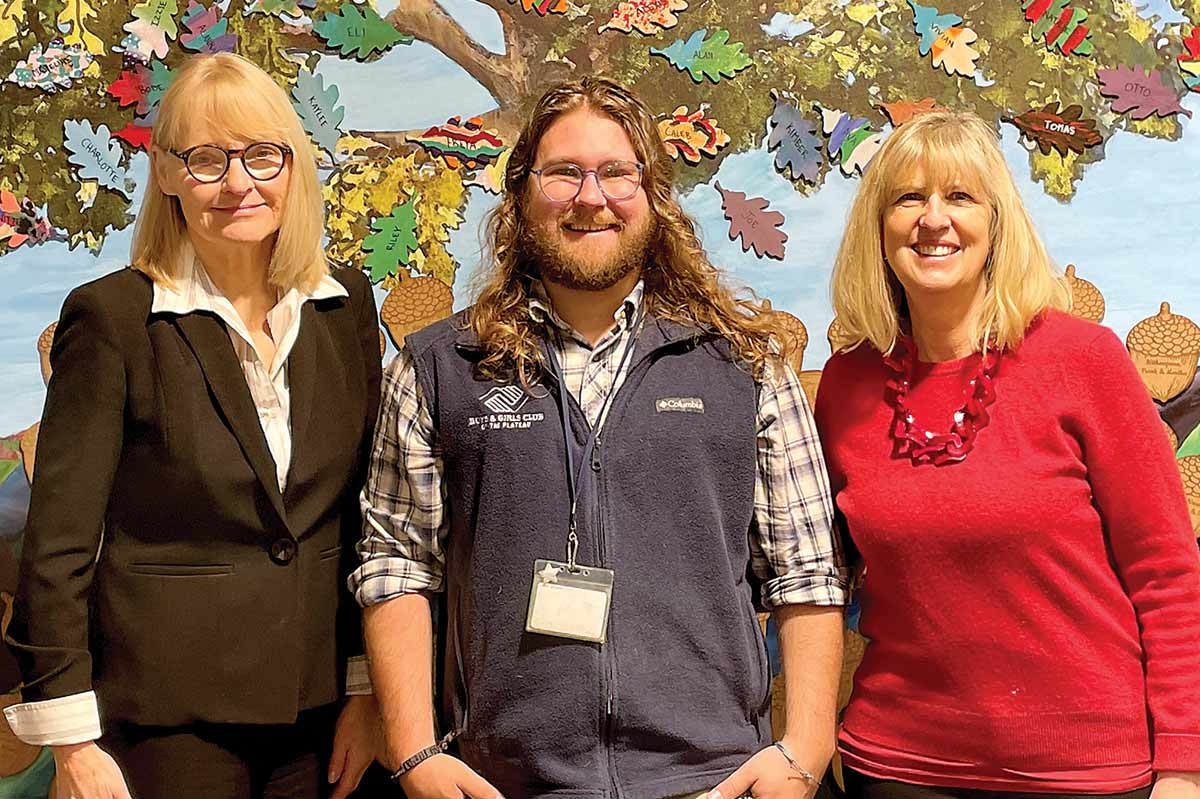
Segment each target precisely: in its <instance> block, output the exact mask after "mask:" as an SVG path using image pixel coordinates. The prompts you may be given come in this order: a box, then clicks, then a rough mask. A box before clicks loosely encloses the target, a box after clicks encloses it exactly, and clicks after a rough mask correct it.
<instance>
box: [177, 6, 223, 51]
mask: <svg viewBox="0 0 1200 799" xmlns="http://www.w3.org/2000/svg"><path fill="white" fill-rule="evenodd" d="M183 26H184V27H185V28H187V29H188V32H187V33H185V34H183V35H182V36H180V37H179V43H180V44H182V45H183V46H184V47H186V48H187V49H188V50H192V51H193V52H197V53H232V52H233V51H234V48H236V47H237V42H238V37H237V34H236V33H229V32H228V31H229V20H227V19H225V18H224V17H222V16H221V10H220V8H218V7H217V6H216V5H212V6H209V7H208V8H205V7H204V6H203V5H202V4H201V3H198V2H196V0H191V2H190V3H188V7H187V11H186V12H184V15H183Z"/></svg>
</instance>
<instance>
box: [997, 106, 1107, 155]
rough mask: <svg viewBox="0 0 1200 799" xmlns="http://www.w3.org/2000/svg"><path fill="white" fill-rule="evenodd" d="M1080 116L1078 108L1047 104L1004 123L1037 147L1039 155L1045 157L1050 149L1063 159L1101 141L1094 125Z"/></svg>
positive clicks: (1081, 109)
mask: <svg viewBox="0 0 1200 799" xmlns="http://www.w3.org/2000/svg"><path fill="white" fill-rule="evenodd" d="M1082 115H1083V107H1082V106H1078V105H1069V106H1067V107H1066V108H1060V107H1059V104H1058V103H1048V104H1047V105H1046V107H1045V108H1043V109H1041V110H1040V111H1038V110H1036V109H1032V110H1029V111H1026V112H1025V113H1023V114H1020V115H1018V116H1015V117H1012V118H1007V119H1005V121H1006V122H1011V123H1012V124H1014V125H1016V126H1017V129H1018V130H1020V131H1021V133H1022V135H1024V136H1026V137H1028V138H1029V139H1031V140H1032V141H1033V142H1034V143H1035V144H1037V146H1038V149H1039V150H1041V151H1042V155H1049V154H1050V149H1051V148H1053V149H1055V150H1057V151H1058V153H1059V155H1064V156H1065V155H1066V154H1067V153H1068V152H1076V153H1082V152H1083V151H1084V150H1086V149H1087V148H1088V147H1095V146H1096V145H1097V144H1099V143H1100V142H1102V141H1104V138H1103V137H1102V136H1101V135H1100V133H1099V132H1097V130H1096V121H1095V120H1094V119H1083V118H1082Z"/></svg>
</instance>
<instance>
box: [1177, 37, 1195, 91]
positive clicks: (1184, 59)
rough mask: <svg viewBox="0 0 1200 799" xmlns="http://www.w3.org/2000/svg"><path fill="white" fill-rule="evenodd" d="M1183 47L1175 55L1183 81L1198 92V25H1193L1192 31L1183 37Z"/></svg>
mask: <svg viewBox="0 0 1200 799" xmlns="http://www.w3.org/2000/svg"><path fill="white" fill-rule="evenodd" d="M1183 47H1184V52H1182V53H1180V54H1179V55H1178V56H1176V58H1177V59H1179V69H1180V70H1181V71H1182V72H1183V82H1184V83H1185V84H1186V85H1187V87H1188V88H1189V89H1191V90H1192V91H1194V92H1200V25H1198V26H1193V27H1192V32H1191V33H1190V34H1188V35H1187V36H1185V37H1183Z"/></svg>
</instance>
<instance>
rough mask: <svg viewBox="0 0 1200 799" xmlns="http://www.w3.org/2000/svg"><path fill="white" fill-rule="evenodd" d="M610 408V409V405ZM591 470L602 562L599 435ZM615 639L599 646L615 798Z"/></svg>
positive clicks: (617, 786)
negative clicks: (593, 477) (602, 663)
mask: <svg viewBox="0 0 1200 799" xmlns="http://www.w3.org/2000/svg"><path fill="white" fill-rule="evenodd" d="M610 411H611V409H610ZM591 467H592V471H594V472H595V473H596V475H597V477H596V544H597V548H598V550H599V553H598V554H599V555H600V562H601V563H608V540H607V538H606V536H605V534H604V491H603V490H602V488H601V482H602V477H601V476H600V469H601V466H600V436H599V435H597V436H596V445H595V447H593V448H592V463H591ZM612 646H613V643H612V640H611V639H610V640H609V642H608V643H607V644H605V645H603V646H601V647H600V657H601V659H602V660H603V661H604V678H605V682H606V685H605V698H606V701H605V708H604V729H603V730H602V732H601V740H600V745H601V746H603V747H604V752H605V757H606V759H607V760H608V779H609V782H610V783H611V784H612V789H613V796H614V797H616V799H622V797H623V796H624V792H623V791H622V790H621V786H620V784H619V781H618V779H617V764H616V763H615V762H614V760H613V750H612V741H613V738H614V737H615V729H616V722H617V717H616V712H615V710H616V708H615V707H614V705H615V699H614V696H613V684H614V683H615V682H616V674H615V673H614V671H613V660H612Z"/></svg>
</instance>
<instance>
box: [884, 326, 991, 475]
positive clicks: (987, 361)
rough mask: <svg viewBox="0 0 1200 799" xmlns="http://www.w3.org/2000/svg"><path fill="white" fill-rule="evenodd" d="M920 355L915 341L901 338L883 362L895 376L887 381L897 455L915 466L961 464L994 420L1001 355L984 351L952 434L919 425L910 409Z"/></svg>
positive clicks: (967, 385)
mask: <svg viewBox="0 0 1200 799" xmlns="http://www.w3.org/2000/svg"><path fill="white" fill-rule="evenodd" d="M916 352H917V347H916V345H915V344H914V343H913V340H912V338H911V337H909V336H905V335H901V336H900V337H899V339H898V340H897V341H896V346H894V347H893V348H892V352H891V353H890V354H889V355H886V356H885V357H884V359H883V363H884V365H886V366H887V367H888V368H889V369H891V370H892V371H893V372H894V373H895V376H894V377H892V378H889V379H888V381H887V388H888V402H889V403H890V404H891V406H892V407H893V408H894V409H895V421H894V422H893V423H892V439H893V440H894V441H895V442H896V448H895V453H896V454H897V455H908V456H909V457H911V458H912V460H913V463H915V464H922V463H932V464H933V465H934V466H942V465H944V464H947V463H957V462H958V461H961V460H962V459H963V458H965V457H967V453H968V452H970V451H971V448H972V447H974V446H975V437H976V436H977V435H979V431H980V430H982V429H983V428H985V427H987V423H988V422H989V421H991V417H990V416H989V415H988V411H987V406H989V405H991V404H992V402H994V401H995V399H996V389H995V387H994V386H993V383H992V373H993V372H994V371H995V369H996V364H997V363H998V362H999V360H1000V352H999V351H998V350H997V349H996V348H995V347H993V346H990V345H989V346H988V348H987V349H986V350H985V351H984V353H983V356H982V357H981V358H980V359H979V365H978V366H977V367H975V370H974V371H973V372H972V373H971V376H970V377H969V378H968V379H967V383H966V385H965V386H963V406H962V407H961V408H960V409H959V410H957V411H955V412H954V421H953V424H952V425H951V427H950V432H949V433H933V432H931V431H929V430H926V429H925V428H923V427H921V426H920V425H919V424H917V421H916V419H914V418H913V415H912V413H911V412H910V411H909V409H908V390H909V388H911V387H912V379H913V371H914V369H915V368H916V363H917V356H916Z"/></svg>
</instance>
